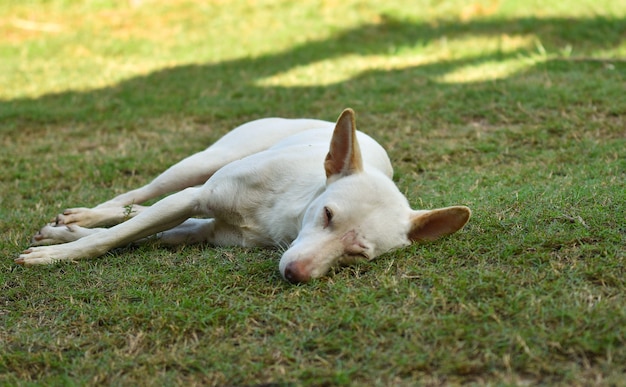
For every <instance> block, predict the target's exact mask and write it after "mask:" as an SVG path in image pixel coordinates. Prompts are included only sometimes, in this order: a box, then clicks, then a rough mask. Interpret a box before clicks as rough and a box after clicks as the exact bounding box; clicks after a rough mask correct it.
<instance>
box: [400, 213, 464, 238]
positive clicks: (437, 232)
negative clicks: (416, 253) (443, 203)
mask: <svg viewBox="0 0 626 387" xmlns="http://www.w3.org/2000/svg"><path fill="white" fill-rule="evenodd" d="M471 214H472V211H470V209H469V208H467V207H465V206H455V207H446V208H439V209H436V210H427V211H413V212H412V213H411V229H410V230H409V235H408V237H409V240H411V241H412V242H428V241H434V240H435V239H438V238H441V237H444V236H446V235H450V234H453V233H455V232H457V231H459V230H460V229H461V228H463V226H465V223H467V221H468V220H469V218H470V216H471Z"/></svg>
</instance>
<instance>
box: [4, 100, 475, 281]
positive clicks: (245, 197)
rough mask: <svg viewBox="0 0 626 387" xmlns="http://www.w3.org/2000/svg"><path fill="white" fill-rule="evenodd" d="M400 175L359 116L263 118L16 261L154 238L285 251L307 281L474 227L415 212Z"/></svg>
mask: <svg viewBox="0 0 626 387" xmlns="http://www.w3.org/2000/svg"><path fill="white" fill-rule="evenodd" d="M329 144H330V145H329ZM392 173H393V170H392V166H391V162H390V161H389V157H388V156H387V153H386V152H385V150H384V149H383V148H382V147H381V146H380V145H379V144H378V143H377V142H376V141H375V140H373V139H372V138H371V137H369V136H368V135H366V134H364V133H362V132H360V131H357V130H356V122H355V113H354V111H353V110H352V109H346V110H344V111H343V112H342V113H341V115H340V116H339V118H338V119H337V122H336V123H332V122H327V121H321V120H313V119H284V118H264V119H259V120H256V121H251V122H249V123H246V124H243V125H241V126H239V127H237V128H235V129H234V130H232V131H231V132H229V133H228V134H226V135H225V136H224V137H222V138H221V139H220V140H218V141H217V142H215V143H214V144H213V145H212V146H210V147H209V148H207V149H206V150H204V151H202V152H199V153H196V154H194V155H192V156H190V157H188V158H186V159H183V160H182V161H180V162H179V163H178V164H175V165H173V166H172V167H170V168H169V169H168V170H166V171H165V172H163V173H162V174H161V175H159V176H158V177H157V178H156V179H154V180H153V181H152V182H150V183H149V184H147V185H145V186H143V187H141V188H139V189H136V190H133V191H130V192H127V193H124V194H122V195H119V196H117V197H115V198H113V199H112V200H109V201H107V202H105V203H102V204H100V205H98V206H96V207H94V208H74V209H68V210H65V211H64V212H63V213H62V214H60V215H58V216H57V217H56V219H55V220H53V222H52V223H50V224H48V225H46V226H45V227H43V228H42V229H41V230H40V231H39V232H38V233H37V234H36V235H35V236H34V237H33V240H32V246H31V247H30V248H28V249H27V250H25V251H24V252H23V253H22V254H21V255H20V256H19V257H18V258H16V259H15V262H16V263H17V264H21V265H27V266H30V265H38V264H51V263H54V262H58V261H65V260H77V259H81V258H90V257H97V256H100V255H103V254H104V253H106V252H107V251H109V250H111V249H113V248H115V247H120V246H124V245H128V244H130V243H133V242H137V241H142V240H146V239H152V240H154V239H156V240H157V241H159V242H160V243H164V244H169V245H176V244H184V243H208V244H211V245H214V246H264V247H271V246H273V247H278V248H281V249H283V250H284V252H283V254H282V257H281V259H280V263H279V270H280V273H281V274H282V276H283V278H284V279H285V280H287V281H289V282H291V283H302V282H307V281H309V280H311V279H314V278H318V277H321V276H323V275H324V274H326V273H327V272H328V270H329V269H330V268H331V267H332V266H334V265H336V264H343V265H349V264H353V263H355V262H359V261H364V260H372V259H374V258H376V257H378V256H380V255H381V254H383V253H385V252H388V251H391V250H394V249H397V248H401V247H403V246H407V245H409V244H411V243H413V242H424V241H432V240H435V239H438V238H440V237H443V236H447V235H450V234H452V233H454V232H456V231H458V230H460V229H461V228H462V227H463V226H464V225H465V224H466V223H467V221H468V220H469V218H470V215H471V211H470V209H469V208H468V207H465V206H453V207H446V208H439V209H434V210H412V209H411V208H410V206H409V204H408V201H407V199H406V198H405V197H404V196H403V195H402V194H401V193H400V191H399V190H398V188H397V187H396V185H395V184H394V183H393V181H392V180H391V176H392ZM171 192H175V193H173V194H171V195H169V196H166V197H165V198H163V199H161V200H160V201H158V202H156V203H155V204H153V205H152V206H148V207H143V206H140V205H139V204H141V203H143V202H145V201H147V200H149V199H151V198H155V197H158V196H161V195H164V194H167V193H171ZM105 226H112V227H105Z"/></svg>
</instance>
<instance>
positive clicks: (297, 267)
mask: <svg viewBox="0 0 626 387" xmlns="http://www.w3.org/2000/svg"><path fill="white" fill-rule="evenodd" d="M283 276H284V277H285V279H286V280H287V281H289V282H291V283H292V284H297V283H302V282H307V281H309V280H310V279H311V273H309V271H308V270H306V263H305V262H302V261H293V262H289V263H288V264H287V266H285V272H284V273H283Z"/></svg>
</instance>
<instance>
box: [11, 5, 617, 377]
mask: <svg viewBox="0 0 626 387" xmlns="http://www.w3.org/2000/svg"><path fill="white" fill-rule="evenodd" d="M383 3H384V2H379V1H367V0H362V1H357V0H353V1H343V2H338V1H332V0H330V1H324V2H312V1H300V2H290V1H278V0H274V1H270V0H265V1H255V2H248V1H232V2H222V1H191V0H190V1H157V0H154V1H148V0H145V1H135V2H133V1H129V2H114V1H87V0H84V1H62V0H49V1H44V0H38V1H37V0H31V1H4V2H2V4H0V57H2V60H1V61H0V133H1V137H0V139H1V141H2V145H1V146H2V149H3V151H2V152H0V231H1V232H2V239H1V240H0V252H1V253H2V256H3V257H4V260H3V261H1V263H0V384H6V385H29V384H30V385H34V384H45V385H62V384H70V385H83V384H114V385H119V384H124V385H133V384H148V385H152V384H157V383H161V384H165V385H170V384H185V385H186V384H192V385H205V384H208V385H256V384H262V383H270V382H272V383H279V384H281V383H283V384H288V383H294V384H296V385H300V384H304V385H363V384H365V385H416V384H417V385H440V384H463V383H475V384H496V385H500V384H512V385H517V384H558V385H623V383H624V378H625V377H626V367H625V366H624V364H626V307H625V305H626V270H625V262H624V261H625V257H626V158H625V157H624V154H625V153H624V149H626V99H625V97H624V96H625V94H624V91H625V90H626V62H625V61H624V58H625V57H626V2H625V1H623V0H613V1H611V0H599V1H598V0H594V1H591V0H589V1H573V0H570V1H562V2H554V3H555V4H547V3H545V2H539V1H530V2H529V1H500V2H498V1H491V0H481V1H478V0H477V1H475V2H474V3H472V2H464V1H460V0H459V1H425V0H422V1H417V2H416V1H397V2H390V3H389V4H383ZM347 106H350V107H353V108H354V109H355V110H356V111H357V114H358V124H359V127H360V129H361V130H363V131H365V132H367V133H369V134H371V135H372V136H374V137H375V138H377V139H379V141H380V142H381V143H382V144H383V145H384V146H385V147H386V148H387V149H388V151H389V153H390V156H391V159H392V160H393V162H394V165H395V167H396V172H395V180H396V181H397V183H398V185H399V187H400V189H401V190H402V191H403V192H404V193H405V194H406V195H407V197H408V198H409V200H410V201H411V203H412V204H413V206H414V207H416V208H420V207H422V208H429V207H436V206H446V205H455V204H464V205H468V206H470V207H471V208H472V209H473V211H474V216H473V218H472V220H471V221H470V223H469V224H468V226H467V227H466V228H465V229H464V230H463V231H462V232H460V233H458V234H455V235H454V236H452V237H450V238H447V239H445V240H442V241H439V242H437V243H433V244H429V245H424V246H412V247H410V248H407V249H404V250H401V251H397V252H394V253H391V254H387V255H385V256H383V257H381V258H379V259H378V260H377V261H374V262H371V263H367V264H361V265H359V266H357V267H354V268H348V269H337V270H335V271H333V272H332V273H331V274H330V275H329V276H327V277H325V278H322V279H319V280H316V281H314V282H312V283H309V284H306V285H302V286H292V285H289V284H287V283H285V282H284V281H283V280H282V279H281V277H280V274H279V273H278V269H277V262H278V257H279V255H280V253H279V252H277V251H272V250H260V249H259V250H257V249H242V248H220V249H215V248H210V247H207V246H184V247H180V248H176V249H166V248H161V247H157V246H152V245H147V246H142V247H139V248H125V249H119V250H116V251H114V252H112V253H109V254H107V255H106V256H105V257H102V258H99V259H94V260H89V261H81V262H79V263H77V264H58V265H53V266H50V267H43V268H22V267H18V266H16V265H14V264H13V260H12V259H13V258H14V257H16V256H17V254H19V252H20V251H21V250H22V249H24V248H26V247H27V246H28V241H29V239H30V237H31V236H32V235H33V234H34V233H35V232H36V231H37V229H38V228H39V227H41V226H42V225H43V224H44V223H45V222H46V221H48V219H50V218H51V217H53V216H54V215H55V214H56V213H58V212H59V211H61V210H63V209H64V208H66V207H68V206H83V205H87V206H91V205H95V204H97V203H99V202H101V201H104V200H105V199H108V198H110V197H111V196H113V195H115V194H118V193H121V192H124V191H126V190H129V189H131V188H135V187H137V186H139V185H140V184H143V183H146V182H148V181H149V180H151V179H152V178H153V177H154V176H156V175H157V174H158V173H159V172H160V171H162V170H163V169H165V168H166V167H167V166H169V165H171V164H172V163H174V162H176V161H177V160H179V159H181V158H182V157H184V156H186V155H188V154H191V153H193V152H196V151H199V150H201V149H203V148H204V147H206V146H207V145H208V144H210V143H211V142H212V141H214V140H215V139H217V138H219V136H221V135H222V134H223V133H225V132H226V131H228V130H229V129H230V128H232V127H233V126H235V125H237V124H239V123H242V122H244V121H247V120H250V119H254V118H258V117H263V116H288V117H301V116H310V117H315V118H323V119H328V120H333V119H335V118H336V117H337V115H338V114H339V113H340V111H341V110H342V109H343V108H344V107H347Z"/></svg>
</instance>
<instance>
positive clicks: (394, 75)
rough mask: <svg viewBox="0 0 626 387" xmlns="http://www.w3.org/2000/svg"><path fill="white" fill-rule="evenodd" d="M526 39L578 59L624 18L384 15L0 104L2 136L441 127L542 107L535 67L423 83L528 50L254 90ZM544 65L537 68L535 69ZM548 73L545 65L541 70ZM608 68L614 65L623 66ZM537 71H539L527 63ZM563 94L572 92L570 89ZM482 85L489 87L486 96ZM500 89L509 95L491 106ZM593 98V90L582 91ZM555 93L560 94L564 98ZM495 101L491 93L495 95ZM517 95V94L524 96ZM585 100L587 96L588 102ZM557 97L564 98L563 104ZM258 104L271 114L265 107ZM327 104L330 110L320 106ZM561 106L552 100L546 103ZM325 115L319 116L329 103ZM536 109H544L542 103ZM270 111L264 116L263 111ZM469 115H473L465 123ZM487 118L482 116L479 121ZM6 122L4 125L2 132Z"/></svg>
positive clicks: (606, 42) (624, 24)
mask: <svg viewBox="0 0 626 387" xmlns="http://www.w3.org/2000/svg"><path fill="white" fill-rule="evenodd" d="M528 34H533V35H535V36H537V38H538V41H539V42H540V44H541V47H543V48H545V49H546V50H547V51H548V52H558V51H559V50H563V49H564V48H566V47H568V46H571V47H573V50H574V51H573V54H575V55H576V56H578V57H587V56H589V55H592V54H594V53H597V52H598V51H600V50H607V49H611V48H615V47H617V46H619V45H620V44H622V42H623V40H624V39H625V38H626V20H624V19H621V18H620V19H609V18H603V17H595V18H580V19H570V18H547V19H539V18H533V17H529V18H518V19H511V20H509V19H486V20H477V21H472V22H469V23H460V22H452V21H433V22H432V23H412V22H406V21H402V20H394V19H390V18H386V19H383V22H381V23H380V24H375V25H363V26H360V27H358V28H355V29H352V30H348V31H345V32H343V33H340V34H338V35H337V36H334V37H332V38H330V39H327V40H322V41H312V42H307V43H306V44H303V45H301V46H297V47H294V48H293V49H291V50H289V51H286V52H281V53H273V54H269V55H265V56H261V57H258V58H242V59H237V60H231V61H225V62H221V63H217V64H207V65H186V66H179V67H175V68H169V69H165V70H160V71H156V72H154V73H151V74H149V75H147V76H139V77H135V78H132V79H130V80H128V81H124V82H121V83H119V84H117V85H114V86H111V87H107V88H103V89H98V90H93V91H87V92H80V91H67V92H63V93H58V94H50V95H45V96H43V97H40V98H36V99H15V100H9V101H0V122H1V123H4V124H7V125H5V127H6V129H7V130H9V131H10V130H11V129H10V128H11V127H17V126H19V125H17V124H18V123H21V124H27V123H57V124H63V123H77V122H81V121H83V122H94V121H102V122H106V123H109V124H111V125H115V124H116V123H121V124H123V123H125V122H128V120H134V119H142V118H159V117H164V116H168V115H192V116H194V117H197V119H201V120H202V119H207V120H209V119H212V118H224V117H230V118H233V117H237V118H239V117H241V118H242V119H244V118H249V117H255V116H267V115H284V116H303V115H309V116H317V117H326V118H331V119H332V118H334V115H336V114H337V112H338V111H340V109H341V108H343V107H344V106H348V105H350V106H353V107H355V108H357V109H358V108H362V109H367V111H368V112H372V113H375V112H385V111H391V110H396V111H400V110H404V111H407V112H413V111H423V110H425V111H437V112H441V109H443V110H444V111H445V115H446V120H449V121H452V122H454V121H464V120H466V119H467V117H466V116H467V115H468V114H469V115H478V116H479V117H481V116H485V115H486V116H489V114H490V113H489V112H490V111H493V109H494V107H495V108H496V110H497V106H495V105H498V104H502V103H503V104H504V105H506V104H508V103H509V102H510V103H515V99H516V98H517V99H519V98H522V99H524V98H527V97H528V99H529V100H532V98H530V97H534V96H538V95H541V96H542V98H541V100H542V101H544V103H545V102H546V101H547V103H548V104H550V102H549V100H550V98H549V96H548V97H547V96H546V95H545V93H546V90H545V87H544V85H543V81H542V80H541V79H539V80H537V81H534V82H533V81H529V78H528V74H532V73H533V72H535V73H536V74H541V73H542V72H544V71H545V68H541V69H537V68H536V67H535V68H532V67H531V68H530V69H528V70H525V71H526V73H525V74H524V75H523V79H522V75H521V74H517V75H515V74H514V75H512V76H510V77H509V78H506V79H504V80H501V81H499V82H501V83H500V85H499V86H498V87H497V88H496V89H493V88H491V87H492V86H490V85H491V84H493V82H477V83H470V84H454V83H448V84H443V83H440V82H437V81H433V78H434V77H437V76H439V75H444V74H446V73H449V72H451V71H454V70H456V69H460V68H462V67H464V66H470V65H478V64H481V63H484V62H488V61H498V60H504V59H508V58H517V57H520V56H529V55H536V48H535V47H524V48H520V49H518V50H515V51H512V52H511V51H507V52H503V51H500V50H495V51H494V50H492V51H486V52H485V53H483V54H479V55H477V56H474V57H472V58H463V59H459V60H448V61H441V62H436V63H431V64H426V65H420V66H415V67H410V68H406V69H402V70H371V71H367V72H364V73H361V74H359V75H358V76H356V77H354V78H352V79H349V80H346V81H343V82H339V83H336V84H332V85H324V86H302V87H275V86H259V85H258V81H259V80H260V79H263V78H266V77H271V76H274V75H277V74H281V73H283V72H286V71H288V70H291V69H294V68H296V67H298V66H306V65H309V64H312V63H315V62H318V61H322V60H327V59H329V58H335V57H341V56H345V55H363V56H367V55H382V54H389V53H393V52H397V51H400V50H402V49H403V48H405V47H407V48H408V47H415V46H419V45H426V44H427V43H428V42H431V41H436V40H438V39H448V40H453V39H460V38H463V37H477V36H502V37H503V38H504V37H505V36H516V35H528ZM560 62H561V63H559V64H558V66H556V67H555V69H557V70H564V71H568V70H569V69H580V67H581V63H582V65H584V66H589V63H594V62H593V61H560ZM542 66H544V65H542ZM545 66H550V63H548V64H545ZM611 66H620V69H621V68H622V67H623V63H622V62H619V61H618V63H617V64H612V65H611ZM537 67H539V66H537ZM485 87H486V88H488V89H489V91H490V92H495V96H494V97H493V98H495V99H493V101H492V102H493V103H487V104H486V105H488V106H486V107H485V108H484V109H483V108H481V107H480V106H477V107H475V108H474V109H472V112H471V113H469V112H468V108H467V103H468V101H470V102H471V101H472V100H473V99H474V98H475V97H476V93H480V92H482V91H484V90H485ZM567 87H576V85H575V84H572V85H570V86H565V88H567ZM490 88H491V89H490ZM504 90H512V92H513V93H514V94H516V96H515V97H510V100H509V101H504V102H502V101H501V102H496V99H498V98H501V97H503V95H504V94H507V93H506V92H504ZM590 92H591V93H592V94H593V92H594V90H593V88H592V89H591V90H590ZM559 93H561V94H563V95H564V96H567V95H568V94H569V93H568V92H567V91H565V92H564V91H563V90H561V91H560V92H559ZM498 94H500V95H499V96H498ZM525 96H526V97H525ZM592 97H593V96H591V98H592ZM565 99H566V100H567V98H565ZM268 101H272V105H273V106H280V108H279V109H278V111H276V110H277V109H268V108H267V106H268ZM329 102H332V103H329ZM562 102H564V101H563V100H562V98H557V100H555V102H554V103H555V104H558V103H562ZM330 105H332V106H333V110H332V111H327V110H326V109H329V106H330ZM544 107H545V105H544ZM270 110H271V111H270ZM470 118H475V117H470ZM487 118H489V117H487ZM11 124H13V125H11Z"/></svg>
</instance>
